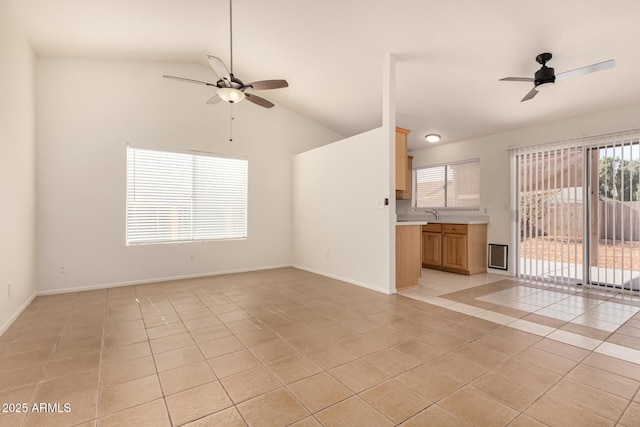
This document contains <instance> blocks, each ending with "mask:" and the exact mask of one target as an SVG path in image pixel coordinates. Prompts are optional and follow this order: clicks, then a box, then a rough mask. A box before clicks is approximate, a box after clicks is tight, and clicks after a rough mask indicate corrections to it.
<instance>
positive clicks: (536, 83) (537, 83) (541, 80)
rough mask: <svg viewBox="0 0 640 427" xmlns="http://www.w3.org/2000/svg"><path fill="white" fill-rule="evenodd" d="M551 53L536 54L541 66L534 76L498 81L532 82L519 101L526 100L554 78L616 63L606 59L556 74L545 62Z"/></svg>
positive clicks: (597, 69) (587, 72)
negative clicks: (531, 86)
mask: <svg viewBox="0 0 640 427" xmlns="http://www.w3.org/2000/svg"><path fill="white" fill-rule="evenodd" d="M552 57H553V55H551V54H550V53H548V52H545V53H541V54H540V55H538V56H536V62H537V63H538V64H540V65H542V67H541V68H540V69H539V70H538V71H536V72H535V74H534V78H529V77H505V78H502V79H500V80H499V81H501V82H502V81H508V82H533V88H532V89H531V90H530V91H529V93H527V94H526V95H525V96H524V98H522V100H521V101H520V102H523V101H528V100H530V99H531V98H533V97H534V96H536V95H537V94H538V92H543V91H546V90H548V89H551V88H553V87H554V85H555V82H556V80H564V79H566V78H567V77H574V76H581V75H583V74H589V73H595V72H596V71H602V70H607V69H609V68H613V67H615V65H616V63H615V61H614V60H613V59H610V60H608V61H604V62H599V63H597V64H593V65H588V66H586V67H581V68H576V69H575V70H571V71H565V72H563V73H560V74H557V75H556V73H555V70H554V69H553V68H551V67H547V62H549V61H550V60H551V58H552Z"/></svg>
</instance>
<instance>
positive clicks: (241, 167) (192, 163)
mask: <svg viewBox="0 0 640 427" xmlns="http://www.w3.org/2000/svg"><path fill="white" fill-rule="evenodd" d="M247 163H248V162H247V160H246V159H239V158H230V157H219V156H214V155H207V154H198V155H196V154H188V153H177V152H169V151H157V150H146V149H140V148H131V147H127V245H134V244H141V243H165V242H189V241H196V240H198V241H200V240H221V239H241V238H245V237H247Z"/></svg>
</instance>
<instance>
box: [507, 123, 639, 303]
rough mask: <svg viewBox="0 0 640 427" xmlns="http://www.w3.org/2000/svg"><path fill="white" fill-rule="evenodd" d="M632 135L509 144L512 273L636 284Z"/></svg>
mask: <svg viewBox="0 0 640 427" xmlns="http://www.w3.org/2000/svg"><path fill="white" fill-rule="evenodd" d="M638 136H639V134H638V132H633V133H625V134H616V135H608V136H603V137H598V138H586V139H582V140H577V141H569V142H564V143H559V144H549V145H543V146H537V147H526V148H519V149H515V150H513V153H512V155H513V156H514V158H515V162H514V164H515V167H516V173H515V176H516V181H517V184H516V194H515V197H516V200H517V204H518V218H517V228H518V229H519V233H518V234H519V236H518V245H517V248H516V250H517V252H518V275H519V276H520V277H522V278H526V279H532V280H536V281H544V282H549V283H553V284H556V285H559V286H576V285H599V286H608V287H615V288H620V289H627V290H636V291H637V290H638V285H639V283H638V281H639V280H640V187H639V186H640V176H639V174H640V143H639V142H638Z"/></svg>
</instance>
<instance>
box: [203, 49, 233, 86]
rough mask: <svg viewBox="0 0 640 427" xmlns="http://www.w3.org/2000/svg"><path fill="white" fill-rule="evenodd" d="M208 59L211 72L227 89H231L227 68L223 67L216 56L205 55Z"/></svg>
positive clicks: (222, 63)
mask: <svg viewBox="0 0 640 427" xmlns="http://www.w3.org/2000/svg"><path fill="white" fill-rule="evenodd" d="M207 58H209V65H211V68H213V71H214V72H215V73H216V74H217V75H218V77H220V78H221V79H222V80H224V81H225V83H226V84H227V87H231V77H230V76H229V70H227V66H226V65H224V62H222V60H221V59H220V58H218V57H216V56H212V55H207Z"/></svg>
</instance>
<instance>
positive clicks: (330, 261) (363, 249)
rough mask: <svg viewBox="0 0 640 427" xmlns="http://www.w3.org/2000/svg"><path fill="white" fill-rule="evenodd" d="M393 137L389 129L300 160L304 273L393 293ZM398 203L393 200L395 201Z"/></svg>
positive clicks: (298, 209) (299, 237)
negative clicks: (387, 203)
mask: <svg viewBox="0 0 640 427" xmlns="http://www.w3.org/2000/svg"><path fill="white" fill-rule="evenodd" d="M389 151H390V150H389V133H388V131H387V129H386V128H385V127H381V128H378V129H374V130H371V131H369V132H366V133H363V134H360V135H356V136H353V137H351V138H347V139H344V140H342V141H339V142H335V143H333V144H330V145H327V146H324V147H320V148H316V149H314V150H311V151H308V152H306V153H301V154H298V155H296V156H295V157H294V169H293V183H294V184H293V200H294V203H293V219H294V227H293V260H294V265H295V266H296V267H298V268H302V269H305V270H309V271H313V272H316V273H320V274H323V275H326V276H329V277H334V278H337V279H340V280H344V281H346V282H350V283H354V284H357V285H360V286H365V287H368V288H371V289H375V290H378V291H381V292H385V293H391V292H393V291H394V290H392V289H391V287H392V285H393V284H392V283H390V280H389V275H390V273H389V269H390V260H389V257H390V255H389V244H390V243H389V242H390V236H389V230H390V219H389V217H390V215H391V214H392V207H391V206H387V207H384V208H383V209H380V208H379V207H378V203H379V202H382V201H383V200H384V199H385V198H390V197H391V196H392V195H390V194H389V187H390V182H389V173H390V171H389ZM390 200H391V201H392V199H390Z"/></svg>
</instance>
